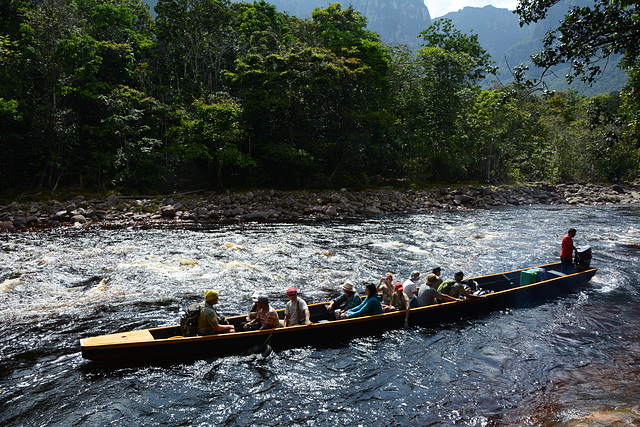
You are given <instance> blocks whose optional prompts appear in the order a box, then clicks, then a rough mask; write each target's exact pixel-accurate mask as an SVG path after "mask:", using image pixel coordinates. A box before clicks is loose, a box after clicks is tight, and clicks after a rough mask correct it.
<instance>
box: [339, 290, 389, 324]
mask: <svg viewBox="0 0 640 427" xmlns="http://www.w3.org/2000/svg"><path fill="white" fill-rule="evenodd" d="M364 293H365V294H366V295H367V297H366V298H365V299H364V300H363V301H362V302H361V303H360V305H358V306H357V307H354V308H352V309H350V310H345V311H341V312H340V313H339V315H338V316H337V318H338V319H352V318H354V317H362V316H371V315H373V314H382V304H380V300H379V299H378V290H377V289H376V285H374V284H373V283H369V284H368V285H367V286H366V287H365V288H364Z"/></svg>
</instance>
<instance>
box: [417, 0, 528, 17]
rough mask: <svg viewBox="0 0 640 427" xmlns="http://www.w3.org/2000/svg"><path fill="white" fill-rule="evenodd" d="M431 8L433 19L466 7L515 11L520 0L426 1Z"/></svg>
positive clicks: (430, 12)
mask: <svg viewBox="0 0 640 427" xmlns="http://www.w3.org/2000/svg"><path fill="white" fill-rule="evenodd" d="M424 4H426V5H427V8H429V14H430V15H431V19H434V18H438V17H440V16H442V15H446V14H447V13H449V12H457V11H459V10H460V9H462V8H464V7H465V6H471V7H484V6H486V5H488V4H491V5H493V6H494V7H497V8H500V9H502V8H506V9H509V10H515V8H516V5H517V4H518V0H451V1H448V0H424Z"/></svg>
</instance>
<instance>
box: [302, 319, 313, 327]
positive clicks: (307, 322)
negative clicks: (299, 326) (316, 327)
mask: <svg viewBox="0 0 640 427" xmlns="http://www.w3.org/2000/svg"><path fill="white" fill-rule="evenodd" d="M304 324H305V325H307V326H311V325H313V322H312V321H311V320H309V319H307V320H305V321H304Z"/></svg>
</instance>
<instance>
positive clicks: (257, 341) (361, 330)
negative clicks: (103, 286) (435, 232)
mask: <svg viewBox="0 0 640 427" xmlns="http://www.w3.org/2000/svg"><path fill="white" fill-rule="evenodd" d="M531 268H532V267H530V268H524V269H521V270H514V271H508V272H504V273H497V274H491V275H488V276H481V277H475V278H473V280H475V282H477V284H478V286H479V288H481V289H482V290H484V291H486V292H488V293H487V294H486V295H485V298H481V299H475V298H474V299H467V300H463V301H459V302H445V303H442V304H436V305H431V306H427V307H417V308H412V309H411V311H410V316H409V325H429V324H438V323H440V322H447V321H455V320H457V319H460V318H463V317H467V316H470V315H475V314H478V313H487V312H490V311H493V310H496V309H501V308H504V307H511V306H521V305H523V304H530V303H533V302H535V301H536V300H539V299H541V298H542V299H547V298H550V297H552V296H554V295H559V294H560V293H563V292H566V291H568V290H570V289H572V288H575V287H578V286H581V285H584V284H586V283H587V282H588V281H589V280H591V278H592V277H593V276H594V275H595V273H596V271H597V269H596V268H589V269H587V270H585V271H580V272H576V273H573V274H567V275H565V274H563V273H560V271H559V270H560V263H554V264H547V265H541V266H538V267H533V268H536V269H538V271H539V272H540V276H541V279H540V281H537V282H534V283H529V284H523V285H521V276H522V275H523V273H522V272H523V271H525V270H528V271H526V272H525V273H528V272H530V270H531ZM523 277H525V278H527V277H528V276H523ZM527 281H528V280H525V282H527ZM423 286H424V285H423ZM326 304H327V303H317V304H309V310H310V313H311V321H312V322H313V325H310V326H292V327H288V328H276V329H271V330H262V331H249V332H244V331H243V332H236V333H233V334H229V333H225V334H220V335H210V336H196V337H182V336H180V334H181V332H180V326H179V325H175V326H166V327H159V328H151V329H143V330H138V331H131V332H122V333H116V334H110V335H102V336H96V337H90V338H84V339H81V340H80V347H81V349H82V356H83V357H85V358H87V359H91V360H100V361H119V360H150V359H162V360H166V359H168V358H187V359H194V358H206V357H216V356H223V355H229V354H242V353H247V352H249V350H250V349H252V348H254V349H255V348H260V347H261V346H262V345H263V344H264V343H265V342H269V344H270V345H271V347H272V348H274V349H282V348H290V347H296V346H302V345H322V344H324V345H332V344H335V343H338V342H342V341H344V340H345V339H347V338H349V337H353V336H365V335H371V334H374V333H379V332H381V331H384V330H387V329H394V328H400V327H402V326H403V324H404V316H405V312H404V311H401V312H391V313H384V314H379V315H374V316H365V317H359V318H354V319H344V320H329V318H330V316H329V315H330V313H329V312H328V311H327V310H326ZM278 314H279V316H280V318H283V317H284V310H278ZM244 318H245V316H236V317H230V318H227V320H228V321H229V322H230V323H232V324H234V325H235V326H236V330H237V331H241V330H242V328H241V327H240V322H242V321H244Z"/></svg>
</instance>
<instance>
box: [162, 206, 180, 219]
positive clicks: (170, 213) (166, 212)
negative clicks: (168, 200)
mask: <svg viewBox="0 0 640 427" xmlns="http://www.w3.org/2000/svg"><path fill="white" fill-rule="evenodd" d="M160 215H161V216H162V217H163V218H173V217H174V216H176V210H175V208H174V207H173V206H172V205H166V206H163V207H161V208H160Z"/></svg>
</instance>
